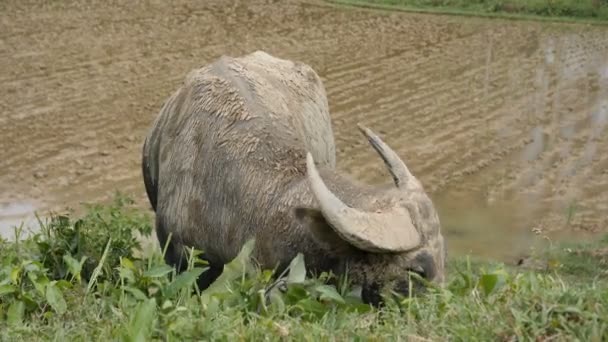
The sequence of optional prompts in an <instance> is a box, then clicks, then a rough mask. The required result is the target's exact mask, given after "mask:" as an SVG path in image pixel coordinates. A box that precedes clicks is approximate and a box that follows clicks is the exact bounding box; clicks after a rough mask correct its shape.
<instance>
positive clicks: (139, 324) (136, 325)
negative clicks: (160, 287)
mask: <svg viewBox="0 0 608 342" xmlns="http://www.w3.org/2000/svg"><path fill="white" fill-rule="evenodd" d="M155 316H156V300H155V299H148V300H147V301H145V302H143V303H141V304H139V306H138V308H137V311H136V312H135V315H134V316H133V318H132V319H131V322H130V324H129V341H142V342H143V341H146V340H147V337H148V336H149V334H150V332H152V324H153V323H154V318H155Z"/></svg>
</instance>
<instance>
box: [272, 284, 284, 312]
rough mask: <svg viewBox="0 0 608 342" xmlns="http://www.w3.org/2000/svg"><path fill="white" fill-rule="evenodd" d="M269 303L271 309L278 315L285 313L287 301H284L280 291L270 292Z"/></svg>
mask: <svg viewBox="0 0 608 342" xmlns="http://www.w3.org/2000/svg"><path fill="white" fill-rule="evenodd" d="M268 301H269V302H270V307H271V308H273V309H274V310H275V312H276V313H278V314H282V313H284V312H285V301H284V300H283V296H282V294H281V291H279V289H277V288H273V289H272V290H270V293H269V294H268Z"/></svg>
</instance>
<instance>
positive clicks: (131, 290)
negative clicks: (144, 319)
mask: <svg viewBox="0 0 608 342" xmlns="http://www.w3.org/2000/svg"><path fill="white" fill-rule="evenodd" d="M122 289H123V290H125V291H127V292H129V293H130V294H132V295H133V297H135V299H137V300H141V301H144V300H148V296H146V294H145V293H143V291H142V290H140V289H138V288H135V287H131V286H123V287H122Z"/></svg>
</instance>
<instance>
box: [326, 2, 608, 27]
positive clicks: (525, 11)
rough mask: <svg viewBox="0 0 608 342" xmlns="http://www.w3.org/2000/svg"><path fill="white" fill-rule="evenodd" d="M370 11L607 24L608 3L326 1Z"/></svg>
mask: <svg viewBox="0 0 608 342" xmlns="http://www.w3.org/2000/svg"><path fill="white" fill-rule="evenodd" d="M329 2H333V3H338V4H344V5H354V6H363V7H370V8H381V9H394V10H406V11H415V12H431V13H446V14H457V15H476V16H489V17H501V18H512V19H537V20H552V21H583V22H592V23H606V22H608V0H329Z"/></svg>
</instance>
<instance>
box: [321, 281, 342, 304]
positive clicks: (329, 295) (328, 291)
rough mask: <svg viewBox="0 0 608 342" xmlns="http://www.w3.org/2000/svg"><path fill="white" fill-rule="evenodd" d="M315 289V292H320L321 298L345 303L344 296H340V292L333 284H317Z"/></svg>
mask: <svg viewBox="0 0 608 342" xmlns="http://www.w3.org/2000/svg"><path fill="white" fill-rule="evenodd" d="M316 290H317V292H319V293H320V294H321V296H320V299H321V300H326V299H329V300H332V301H334V302H338V303H341V304H345V301H344V298H342V296H340V294H339V293H338V291H337V290H336V288H335V287H333V286H329V285H319V286H317V288H316Z"/></svg>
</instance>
